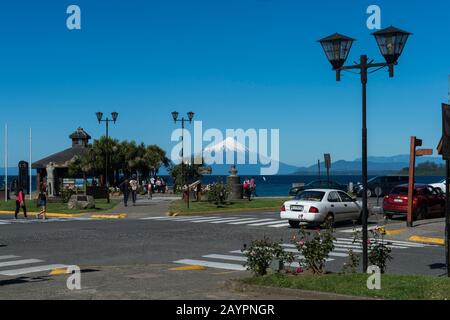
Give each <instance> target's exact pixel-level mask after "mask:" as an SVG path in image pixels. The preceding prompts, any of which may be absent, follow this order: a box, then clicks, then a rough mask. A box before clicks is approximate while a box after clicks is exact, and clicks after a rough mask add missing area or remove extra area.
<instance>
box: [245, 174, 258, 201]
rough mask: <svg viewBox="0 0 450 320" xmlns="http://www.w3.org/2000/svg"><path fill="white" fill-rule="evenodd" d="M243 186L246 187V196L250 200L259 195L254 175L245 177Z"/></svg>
mask: <svg viewBox="0 0 450 320" xmlns="http://www.w3.org/2000/svg"><path fill="white" fill-rule="evenodd" d="M242 187H243V189H244V197H245V198H247V199H248V201H251V200H252V197H257V196H258V195H257V194H256V183H255V178H254V177H252V178H251V179H245V180H244V183H243V184H242Z"/></svg>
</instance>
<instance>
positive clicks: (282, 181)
mask: <svg viewBox="0 0 450 320" xmlns="http://www.w3.org/2000/svg"><path fill="white" fill-rule="evenodd" d="M373 177H374V176H369V179H370V178H373ZM163 178H164V179H165V180H166V181H167V182H168V184H169V186H170V185H172V179H171V178H170V177H163ZM244 178H251V177H250V176H243V177H241V180H243V179H244ZM443 178H444V177H436V176H434V177H431V176H426V177H416V181H417V182H418V183H434V182H438V181H440V180H442V179H443ZM8 179H9V181H12V180H13V179H17V176H9V178H8ZM255 179H256V185H257V194H258V195H259V196H286V195H287V194H288V192H289V189H290V188H291V187H292V184H293V183H308V182H311V181H314V180H318V179H319V177H318V176H265V177H262V176H255ZM322 179H324V177H323V176H322ZM331 180H333V181H336V182H339V183H341V184H345V185H348V184H349V183H350V182H353V183H357V182H361V176H351V175H348V176H331ZM216 181H226V176H204V177H203V184H209V183H212V182H216ZM3 184H4V176H0V187H2V186H3ZM32 189H33V190H36V177H33V179H32Z"/></svg>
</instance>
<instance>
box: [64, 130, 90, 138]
mask: <svg viewBox="0 0 450 320" xmlns="http://www.w3.org/2000/svg"><path fill="white" fill-rule="evenodd" d="M69 138H70V139H72V140H73V139H84V140H90V139H91V136H90V135H89V134H88V133H87V132H86V131H84V129H83V128H78V129H77V130H76V131H75V132H74V133H72V134H71V135H70V136H69Z"/></svg>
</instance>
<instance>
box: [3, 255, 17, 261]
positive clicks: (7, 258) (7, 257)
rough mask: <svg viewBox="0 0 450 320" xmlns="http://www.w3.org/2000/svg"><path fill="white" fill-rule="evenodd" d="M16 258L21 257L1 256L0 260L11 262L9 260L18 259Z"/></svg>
mask: <svg viewBox="0 0 450 320" xmlns="http://www.w3.org/2000/svg"><path fill="white" fill-rule="evenodd" d="M16 258H20V257H19V256H12V255H10V256H0V260H9V259H16Z"/></svg>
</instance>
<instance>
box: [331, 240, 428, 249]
mask: <svg viewBox="0 0 450 320" xmlns="http://www.w3.org/2000/svg"><path fill="white" fill-rule="evenodd" d="M337 240H339V241H346V242H353V239H346V238H337ZM370 240H372V241H375V239H370ZM379 241H381V240H379ZM356 242H358V243H362V240H356ZM384 242H390V243H392V244H396V245H401V246H409V247H417V248H425V247H428V246H430V245H426V244H421V243H415V242H407V241H399V240H389V239H384Z"/></svg>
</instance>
